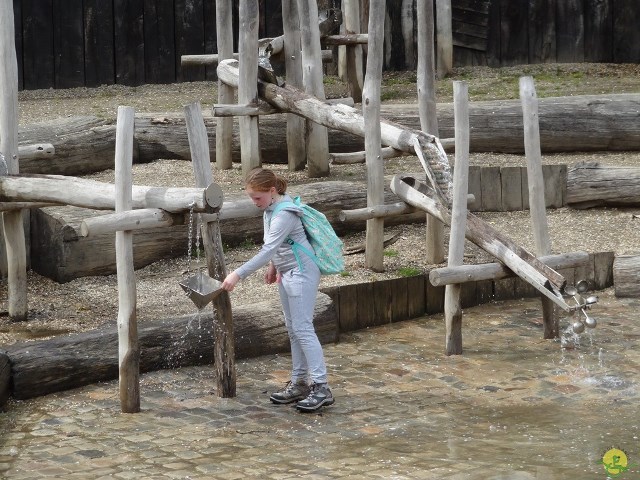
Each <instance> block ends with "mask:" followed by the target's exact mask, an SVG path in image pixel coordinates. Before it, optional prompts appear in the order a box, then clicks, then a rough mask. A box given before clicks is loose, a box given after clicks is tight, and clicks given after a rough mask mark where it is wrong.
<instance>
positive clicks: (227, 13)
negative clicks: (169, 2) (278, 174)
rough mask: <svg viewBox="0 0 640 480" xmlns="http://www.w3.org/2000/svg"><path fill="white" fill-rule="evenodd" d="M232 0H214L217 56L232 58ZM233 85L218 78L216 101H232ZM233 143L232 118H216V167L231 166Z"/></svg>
mask: <svg viewBox="0 0 640 480" xmlns="http://www.w3.org/2000/svg"><path fill="white" fill-rule="evenodd" d="M231 7H232V1H231V0H216V38H217V40H218V58H219V59H220V60H225V59H227V58H233V21H232V20H233V19H232V8H231ZM233 99H234V90H233V87H231V86H229V85H227V84H225V83H223V82H221V81H220V79H218V103H222V104H230V103H233ZM232 144H233V118H217V119H216V167H218V168H219V169H220V170H228V169H230V168H231V167H232V166H233V160H232V157H231V147H232Z"/></svg>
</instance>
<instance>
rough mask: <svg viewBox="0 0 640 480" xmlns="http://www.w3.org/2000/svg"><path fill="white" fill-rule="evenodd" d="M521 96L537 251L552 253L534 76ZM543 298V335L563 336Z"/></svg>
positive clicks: (524, 84)
mask: <svg viewBox="0 0 640 480" xmlns="http://www.w3.org/2000/svg"><path fill="white" fill-rule="evenodd" d="M520 100H521V102H522V117H523V122H524V152H525V156H526V159H527V184H528V191H529V212H530V213H531V223H532V226H533V238H534V243H535V252H536V254H537V255H538V256H543V255H549V254H550V253H551V238H550V236H549V225H548V222H547V210H546V202H545V194H544V176H543V172H542V153H541V151H540V128H539V124H538V97H537V95H536V90H535V86H534V84H533V78H532V77H521V78H520ZM541 301H542V324H543V329H544V332H543V338H547V339H549V338H558V337H559V336H560V321H559V318H558V315H557V313H556V312H555V307H554V304H553V302H552V301H551V300H550V299H548V298H545V297H542V298H541Z"/></svg>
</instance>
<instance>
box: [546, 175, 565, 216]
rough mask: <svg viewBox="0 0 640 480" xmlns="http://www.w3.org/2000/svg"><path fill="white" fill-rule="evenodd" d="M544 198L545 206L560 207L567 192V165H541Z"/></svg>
mask: <svg viewBox="0 0 640 480" xmlns="http://www.w3.org/2000/svg"><path fill="white" fill-rule="evenodd" d="M542 176H543V179H544V198H545V206H546V207H547V208H562V207H563V206H564V205H565V196H566V192H567V166H566V165H542Z"/></svg>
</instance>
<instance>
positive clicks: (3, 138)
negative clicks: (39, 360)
mask: <svg viewBox="0 0 640 480" xmlns="http://www.w3.org/2000/svg"><path fill="white" fill-rule="evenodd" d="M15 46H16V45H15V27H14V15H13V3H12V2H10V1H8V0H5V1H1V2H0V174H1V175H7V174H9V175H14V174H17V173H18V171H19V168H18V151H19V147H18V63H17V58H16V48H15ZM0 178H6V177H4V176H3V177H0ZM2 222H3V227H4V228H3V230H4V243H5V250H6V261H7V284H8V294H7V296H8V299H7V302H8V310H9V318H10V319H11V320H14V321H22V320H26V319H27V310H28V307H27V251H26V244H25V234H24V224H23V216H22V212H21V211H20V210H12V211H8V212H4V213H3V214H2Z"/></svg>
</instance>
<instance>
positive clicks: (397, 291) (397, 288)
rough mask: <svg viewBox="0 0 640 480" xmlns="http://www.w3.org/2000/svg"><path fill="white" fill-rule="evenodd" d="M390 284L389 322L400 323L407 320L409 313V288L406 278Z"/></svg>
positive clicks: (394, 280)
mask: <svg viewBox="0 0 640 480" xmlns="http://www.w3.org/2000/svg"><path fill="white" fill-rule="evenodd" d="M390 283H391V295H392V298H393V301H392V303H391V321H392V322H402V321H404V320H408V319H409V318H410V317H409V313H408V308H407V304H408V301H409V288H408V285H409V284H408V282H407V278H406V277H402V278H396V279H393V281H391V282H390Z"/></svg>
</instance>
